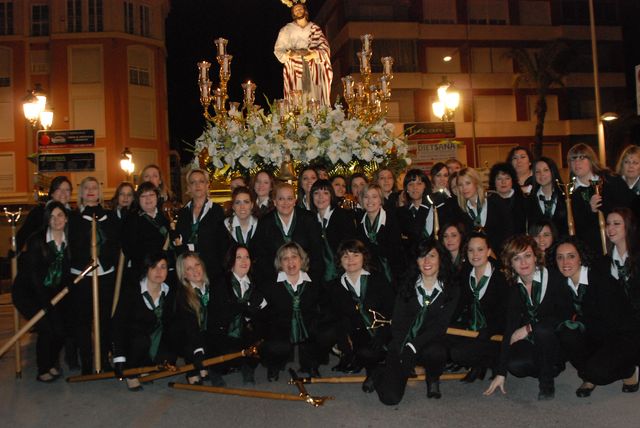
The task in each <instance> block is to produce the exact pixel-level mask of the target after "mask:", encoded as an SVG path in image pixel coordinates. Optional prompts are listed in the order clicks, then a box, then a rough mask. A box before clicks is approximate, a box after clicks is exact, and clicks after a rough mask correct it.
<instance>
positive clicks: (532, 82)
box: [505, 39, 575, 157]
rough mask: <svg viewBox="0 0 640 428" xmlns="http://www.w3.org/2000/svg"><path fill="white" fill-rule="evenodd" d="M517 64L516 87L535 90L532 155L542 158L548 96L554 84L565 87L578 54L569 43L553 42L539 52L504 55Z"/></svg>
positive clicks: (515, 52)
mask: <svg viewBox="0 0 640 428" xmlns="http://www.w3.org/2000/svg"><path fill="white" fill-rule="evenodd" d="M505 55H506V56H507V57H508V58H512V59H513V60H514V61H515V62H516V64H517V65H518V70H519V73H518V74H517V75H516V78H515V81H514V87H516V88H517V87H519V86H520V85H522V84H523V83H526V84H528V85H529V86H532V87H533V88H535V89H536V92H537V96H538V98H537V100H536V110H535V113H536V131H535V138H534V146H533V154H534V156H535V157H540V156H541V155H542V140H543V135H544V119H545V117H546V115H547V95H548V94H549V90H550V88H551V87H552V86H553V85H558V86H564V83H563V81H562V80H563V78H564V77H565V76H567V75H568V74H569V66H570V64H571V62H572V61H573V59H574V57H575V54H574V51H573V50H572V49H571V47H570V46H569V44H568V43H567V41H566V40H563V39H554V40H551V41H550V42H548V43H547V44H545V45H544V46H543V47H542V48H541V49H540V50H537V51H534V52H530V51H529V50H527V49H524V48H519V47H518V48H512V49H510V50H509V51H507V53H506V54H505Z"/></svg>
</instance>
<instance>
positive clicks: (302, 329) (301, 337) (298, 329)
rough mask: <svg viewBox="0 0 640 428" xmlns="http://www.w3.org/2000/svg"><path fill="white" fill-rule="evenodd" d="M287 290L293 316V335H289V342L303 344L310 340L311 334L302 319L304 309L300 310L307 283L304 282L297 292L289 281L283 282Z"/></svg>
mask: <svg viewBox="0 0 640 428" xmlns="http://www.w3.org/2000/svg"><path fill="white" fill-rule="evenodd" d="M283 282H284V286H285V289H286V290H287V292H288V293H289V295H290V296H291V300H292V305H293V306H292V309H293V314H292V317H291V334H290V335H289V340H290V341H291V343H301V342H304V341H305V340H307V339H308V338H309V333H308V332H307V327H306V326H305V325H304V319H303V318H302V309H301V308H300V303H301V302H300V299H301V297H302V293H304V290H305V289H306V287H305V286H306V285H307V283H306V282H303V283H302V284H300V285H299V286H298V289H297V291H293V287H292V286H291V284H289V282H288V281H283Z"/></svg>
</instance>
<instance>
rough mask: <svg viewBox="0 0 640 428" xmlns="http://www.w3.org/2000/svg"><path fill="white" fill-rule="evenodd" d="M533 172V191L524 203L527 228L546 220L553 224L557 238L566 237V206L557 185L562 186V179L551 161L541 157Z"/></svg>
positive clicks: (536, 162) (561, 191)
mask: <svg viewBox="0 0 640 428" xmlns="http://www.w3.org/2000/svg"><path fill="white" fill-rule="evenodd" d="M533 171H534V173H535V175H534V177H535V180H534V182H533V190H532V191H531V193H530V194H529V196H528V197H527V198H526V202H525V210H526V217H527V227H528V228H531V225H532V224H535V223H537V222H539V221H541V220H548V221H551V222H553V224H554V226H555V229H556V230H557V231H558V234H559V236H565V235H567V234H568V233H569V232H568V225H567V204H566V202H565V197H564V194H563V190H562V189H561V188H560V186H559V184H558V183H560V184H562V177H561V176H560V172H559V171H558V167H557V165H556V163H555V162H554V161H553V159H550V158H547V157H541V158H540V159H538V160H536V161H535V162H534V164H533Z"/></svg>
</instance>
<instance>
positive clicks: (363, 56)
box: [358, 51, 371, 74]
mask: <svg viewBox="0 0 640 428" xmlns="http://www.w3.org/2000/svg"><path fill="white" fill-rule="evenodd" d="M358 60H359V61H360V73H363V74H364V73H370V72H371V68H370V67H369V54H368V53H367V52H365V51H360V52H358Z"/></svg>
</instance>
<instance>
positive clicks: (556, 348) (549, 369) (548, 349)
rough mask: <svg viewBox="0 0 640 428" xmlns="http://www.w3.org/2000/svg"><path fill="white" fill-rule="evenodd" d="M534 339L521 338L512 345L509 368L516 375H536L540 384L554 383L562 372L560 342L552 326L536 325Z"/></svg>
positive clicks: (532, 333) (533, 331) (532, 335)
mask: <svg viewBox="0 0 640 428" xmlns="http://www.w3.org/2000/svg"><path fill="white" fill-rule="evenodd" d="M531 337H532V339H533V340H532V341H530V340H527V339H522V340H519V341H518V342H516V343H514V344H513V345H511V346H510V349H509V361H508V370H509V372H510V373H511V374H513V375H514V376H516V377H535V378H538V380H539V382H540V384H544V385H549V384H551V385H553V379H554V378H555V377H556V376H557V375H558V374H559V373H560V364H561V357H560V344H559V341H558V338H557V336H556V334H555V332H554V330H553V328H551V327H547V326H539V325H537V326H534V327H533V330H532V332H531Z"/></svg>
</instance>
